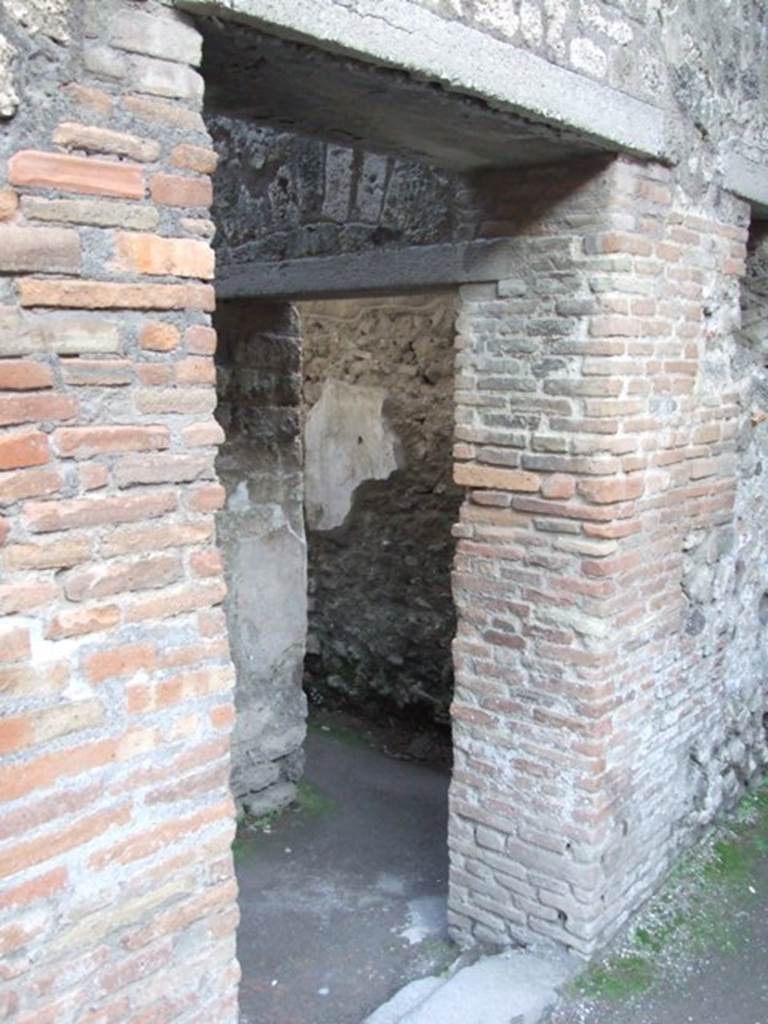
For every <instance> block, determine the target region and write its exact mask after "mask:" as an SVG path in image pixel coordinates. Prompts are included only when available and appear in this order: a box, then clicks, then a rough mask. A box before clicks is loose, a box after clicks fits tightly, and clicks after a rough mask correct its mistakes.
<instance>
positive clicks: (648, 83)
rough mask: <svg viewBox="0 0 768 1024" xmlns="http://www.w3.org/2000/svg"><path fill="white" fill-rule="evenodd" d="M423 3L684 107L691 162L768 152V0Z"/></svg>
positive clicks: (680, 143)
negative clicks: (734, 148) (740, 150)
mask: <svg viewBox="0 0 768 1024" xmlns="http://www.w3.org/2000/svg"><path fill="white" fill-rule="evenodd" d="M415 3H416V4H417V5H418V6H421V7H424V8H426V9H428V10H429V11H432V12H433V13H435V14H438V15H440V16H441V17H443V18H445V19H446V20H449V21H460V22H462V23H464V24H466V25H469V26H472V27H473V28H477V29H479V30H480V31H481V32H483V33H487V34H488V35H490V36H493V37H495V38H497V39H499V40H502V41H504V42H508V43H509V44H510V46H514V47H519V48H521V49H523V50H527V51H530V52H532V53H536V54H538V55H539V56H541V57H544V58H545V59H546V60H548V61H551V62H552V63H553V64H557V65H559V66H561V67H564V68H568V69H569V70H571V71H574V72H576V73H577V74H579V75H585V76H587V77H589V78H593V79H595V80H597V81H600V82H605V83H607V84H609V85H611V86H613V87H614V88H616V89H619V90H621V91H622V92H626V93H629V94H631V95H633V96H637V97H638V98H641V99H646V100H648V101H650V102H653V103H656V104H660V105H661V106H663V107H665V108H667V109H668V110H670V111H674V112H675V113H679V114H681V115H682V118H683V124H684V125H685V129H684V132H683V134H682V135H681V136H680V137H679V138H678V139H677V142H676V145H675V149H676V152H677V155H678V156H679V158H680V159H681V160H682V161H686V160H691V159H692V160H693V161H694V162H696V163H700V162H701V161H702V157H704V158H705V159H704V162H705V164H708V165H709V166H711V163H710V161H711V160H712V159H713V158H714V159H715V160H716V159H717V158H718V157H724V156H726V155H727V154H728V153H729V152H730V150H731V147H732V146H734V145H737V146H738V147H739V148H743V150H744V151H745V155H747V156H750V157H751V158H752V159H755V160H757V161H764V160H765V159H766V156H768V113H766V111H768V31H767V28H768V11H766V7H765V4H764V3H763V2H762V0H724V2H723V3H718V4H713V3H712V2H711V0H671V2H659V0H621V2H618V3H617V2H614V0H545V2H544V3H540V2H537V0H517V2H513V0H415ZM358 6H360V5H359V4H358ZM510 59H513V58H512V57H510ZM692 143H693V146H694V147H695V148H692ZM707 151H708V156H707V155H706V154H707ZM702 183H703V181H702Z"/></svg>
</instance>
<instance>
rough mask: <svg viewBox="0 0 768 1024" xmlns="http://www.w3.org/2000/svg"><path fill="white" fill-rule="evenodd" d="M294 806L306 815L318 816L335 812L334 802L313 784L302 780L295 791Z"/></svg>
mask: <svg viewBox="0 0 768 1024" xmlns="http://www.w3.org/2000/svg"><path fill="white" fill-rule="evenodd" d="M295 806H296V808H297V809H298V810H300V811H304V812H305V813H306V814H312V815H315V816H320V815H321V814H330V813H331V812H332V811H335V810H336V804H335V802H334V801H333V800H332V799H331V798H330V797H329V796H326V794H325V793H323V791H322V790H321V789H320V788H319V787H318V786H316V785H314V783H312V782H308V781H307V780H306V779H302V780H301V782H300V783H299V785H298V789H297V791H296V803H295Z"/></svg>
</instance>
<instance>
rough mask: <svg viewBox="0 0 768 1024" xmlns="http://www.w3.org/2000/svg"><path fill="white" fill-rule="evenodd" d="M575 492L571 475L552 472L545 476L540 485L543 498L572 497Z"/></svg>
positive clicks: (574, 483) (574, 482) (574, 484)
mask: <svg viewBox="0 0 768 1024" xmlns="http://www.w3.org/2000/svg"><path fill="white" fill-rule="evenodd" d="M575 492H576V481H575V480H574V478H573V477H572V476H567V475H565V474H563V473H554V474H553V475H552V476H548V477H545V478H544V480H543V482H542V485H541V493H542V496H543V497H545V498H556V499H565V500H567V499H568V498H572V497H573V495H574V494H575Z"/></svg>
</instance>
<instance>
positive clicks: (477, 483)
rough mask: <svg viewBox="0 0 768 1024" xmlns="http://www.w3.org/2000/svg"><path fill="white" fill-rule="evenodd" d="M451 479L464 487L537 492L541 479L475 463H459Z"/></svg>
mask: <svg viewBox="0 0 768 1024" xmlns="http://www.w3.org/2000/svg"><path fill="white" fill-rule="evenodd" d="M453 479H454V480H455V481H456V483H457V484H459V485H461V486H464V487H490V488H493V489H494V490H502V491H538V489H539V487H540V485H541V477H540V476H538V475H537V474H536V473H527V472H525V471H524V470H520V469H497V468H496V467H494V466H480V465H478V464H477V463H469V462H459V463H457V464H456V465H455V466H454V470H453Z"/></svg>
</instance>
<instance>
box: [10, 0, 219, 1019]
mask: <svg viewBox="0 0 768 1024" xmlns="http://www.w3.org/2000/svg"><path fill="white" fill-rule="evenodd" d="M99 8H100V9H99ZM107 8H108V10H107ZM84 33H85V39H84V41H83V42H84V45H83V54H82V57H83V64H82V65H80V64H79V63H78V62H77V61H76V68H77V75H76V81H75V80H72V81H70V82H69V84H67V85H65V86H64V87H63V88H62V89H61V90H60V92H59V94H58V106H57V107H56V108H55V109H54V110H53V111H52V112H51V115H50V116H47V115H43V116H44V118H45V117H46V116H47V120H44V123H45V124H46V125H47V128H46V130H45V131H43V130H42V129H40V128H38V129H37V130H36V132H30V131H27V133H26V135H25V134H24V124H23V122H22V127H21V134H20V144H17V145H16V151H15V152H11V153H8V154H7V156H8V159H7V163H5V164H0V275H2V277H1V278H0V285H1V286H2V289H3V290H2V293H1V294H2V299H1V300H0V303H1V304H0V357H2V358H0V387H1V388H2V390H3V393H2V396H1V397H0V424H1V425H2V435H1V436H0V470H1V471H0V506H2V544H3V547H2V552H1V554H0V558H1V559H2V568H3V579H2V583H1V584H0V609H2V612H3V613H4V616H5V618H4V621H3V625H2V632H1V633H0V648H1V649H2V653H0V702H1V704H2V716H3V717H2V722H1V723H0V753H2V755H3V765H2V768H0V801H2V810H1V811H0V821H1V822H2V824H1V825H0V964H1V965H0V1016H2V1017H3V1019H13V1020H17V1021H19V1024H25V1022H27V1024H31V1022H32V1021H34V1022H36V1024H43V1022H44V1021H49V1020H50V1021H54V1020H55V1021H57V1022H62V1024H63V1022H66V1021H80V1022H84V1021H86V1020H88V1021H92V1022H93V1024H96V1021H99V1022H103V1024H106V1022H107V1021H115V1022H117V1021H119V1022H120V1024H128V1022H133V1024H138V1022H139V1021H144V1022H149V1021H151V1022H152V1024H161V1022H162V1021H170V1020H174V1021H175V1020H185V1021H193V1020H195V1021H197V1020H200V1021H202V1020H206V1021H210V1020H215V1021H217V1022H219V1021H222V1022H223V1021H227V1020H234V1019H235V988H236V981H237V977H238V969H237V965H236V962H235V960H234V942H233V936H234V927H235V923H236V917H237V911H236V907H235V883H234V880H233V872H232V861H231V854H230V851H229V845H230V842H231V839H232V834H233V819H234V812H233V806H232V801H231V798H230V796H229V790H228V773H229V732H230V730H231V727H232V722H233V717H234V715H233V707H232V698H231V692H232V684H233V669H232V666H231V664H230V660H229V654H228V645H227V638H226V631H225V623H224V617H223V612H222V609H221V602H222V600H223V598H224V593H225V588H224V585H223V582H222V577H221V565H220V560H219V557H218V554H217V552H216V551H215V548H214V546H213V543H214V524H213V515H214V513H215V511H216V510H217V509H218V508H219V506H220V504H221V501H222V489H221V488H220V486H219V485H218V483H216V482H215V477H214V470H213V460H214V455H215V451H216V447H215V446H216V445H217V444H218V443H219V441H220V440H221V437H222V431H221V429H220V428H219V427H218V425H217V424H216V422H215V420H214V419H213V418H212V412H213V409H214V406H215V402H216V398H215V391H214V387H213V380H214V370H213V358H212V357H213V351H214V347H215V335H214V332H213V331H212V329H211V328H210V326H209V323H210V321H209V316H208V313H209V312H210V311H211V310H212V308H213V304H214V295H213V288H212V286H211V284H210V280H211V278H212V277H213V254H212V251H211V249H210V247H209V245H208V242H207V240H206V238H207V236H208V235H209V234H210V229H209V227H208V221H207V217H206V214H207V208H208V205H209V203H210V199H211V184H210V178H209V175H210V173H211V172H212V171H213V169H214V168H215V165H216V156H215V154H214V153H213V151H212V150H211V149H210V146H209V144H208V142H207V137H206V135H205V132H204V129H203V124H202V120H201V118H200V114H199V112H198V110H197V107H198V105H199V101H200V97H201V96H202V79H201V77H200V76H199V74H198V72H197V71H196V70H194V67H195V65H197V64H198V63H199V59H200V42H199V37H198V34H197V32H196V31H195V30H193V29H192V28H191V27H190V26H189V25H187V24H186V23H184V22H183V21H182V20H180V19H179V18H177V17H176V16H175V15H174V14H173V13H171V12H169V11H167V10H166V11H164V10H163V9H162V8H159V9H154V8H152V7H150V6H149V5H147V6H146V7H145V6H144V5H141V7H139V5H137V4H134V3H128V2H126V3H121V4H113V5H112V4H111V5H94V6H93V8H92V9H91V11H90V13H88V15H87V24H86V25H85V26H84ZM53 118H55V123H53ZM31 136H32V137H33V138H32V139H31V144H29V140H30V137H31ZM13 139H14V136H13V135H11V136H10V142H11V144H12V145H13Z"/></svg>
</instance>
